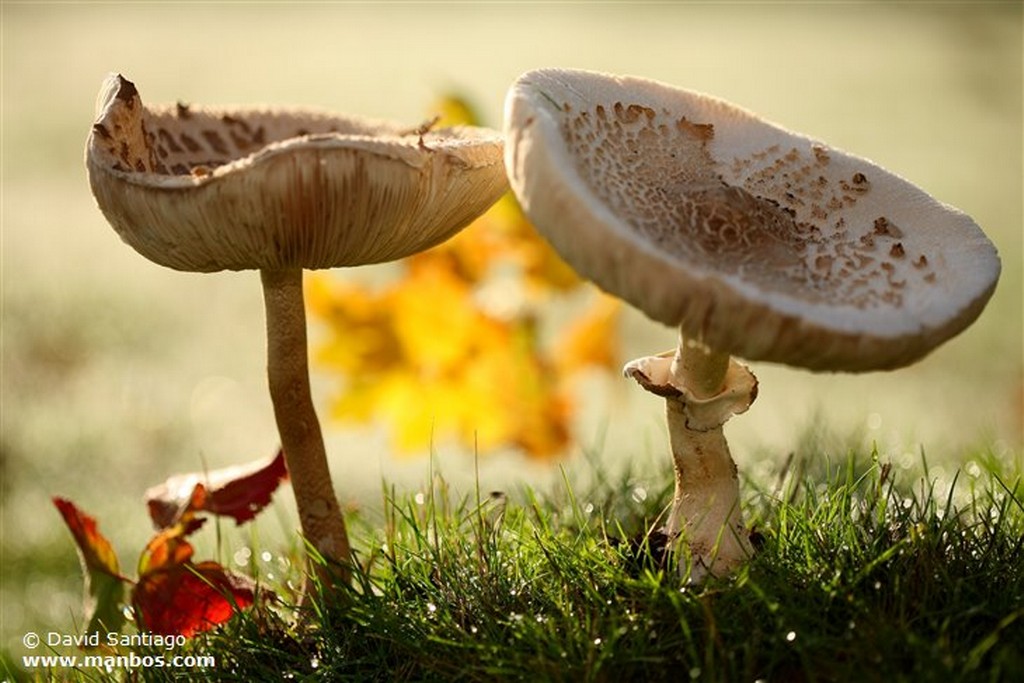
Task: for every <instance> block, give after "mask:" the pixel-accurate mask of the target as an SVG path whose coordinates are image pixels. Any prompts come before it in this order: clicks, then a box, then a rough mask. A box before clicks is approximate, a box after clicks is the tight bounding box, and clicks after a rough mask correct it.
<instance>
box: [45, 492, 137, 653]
mask: <svg viewBox="0 0 1024 683" xmlns="http://www.w3.org/2000/svg"><path fill="white" fill-rule="evenodd" d="M53 504H54V505H56V506H57V511H58V512H60V514H61V517H63V518H64V523H65V524H67V525H68V529H70V530H71V535H72V536H74V538H75V544H76V545H77V546H78V557H79V559H80V560H81V561H82V568H83V570H84V574H85V618H86V622H87V626H86V633H94V632H99V631H103V632H104V633H109V632H113V631H117V630H118V629H119V628H120V627H121V624H122V623H123V622H124V615H123V614H122V613H121V601H122V599H123V598H124V584H125V582H126V581H128V579H126V578H125V577H123V576H121V570H120V568H119V567H118V562H117V555H116V554H115V553H114V547H113V546H112V545H111V544H110V541H109V540H107V538H106V537H105V536H104V535H103V534H101V533H100V530H99V526H98V525H97V524H96V519H95V518H93V517H90V516H89V515H87V514H85V513H84V512H82V511H81V510H79V509H78V507H76V506H75V504H74V503H72V502H71V501H70V500H67V499H66V498H60V497H54V498H53Z"/></svg>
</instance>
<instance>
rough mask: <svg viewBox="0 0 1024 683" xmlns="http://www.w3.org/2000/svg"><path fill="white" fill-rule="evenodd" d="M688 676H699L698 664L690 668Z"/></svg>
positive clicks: (695, 678)
mask: <svg viewBox="0 0 1024 683" xmlns="http://www.w3.org/2000/svg"><path fill="white" fill-rule="evenodd" d="M690 678H692V679H694V680H697V679H698V678H700V667H699V666H695V667H693V668H692V669H690Z"/></svg>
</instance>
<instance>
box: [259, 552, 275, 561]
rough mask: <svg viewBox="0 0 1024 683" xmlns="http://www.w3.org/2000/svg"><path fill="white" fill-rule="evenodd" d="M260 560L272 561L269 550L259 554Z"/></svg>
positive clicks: (272, 557)
mask: <svg viewBox="0 0 1024 683" xmlns="http://www.w3.org/2000/svg"><path fill="white" fill-rule="evenodd" d="M260 559H261V560H263V561H264V562H270V561H271V560H272V559H274V556H273V555H272V554H271V552H270V551H269V550H264V551H263V552H262V553H260Z"/></svg>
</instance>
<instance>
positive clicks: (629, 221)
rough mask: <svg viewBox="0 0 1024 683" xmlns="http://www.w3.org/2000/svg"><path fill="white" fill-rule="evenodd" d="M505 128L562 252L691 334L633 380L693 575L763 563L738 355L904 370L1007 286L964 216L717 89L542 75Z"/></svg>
mask: <svg viewBox="0 0 1024 683" xmlns="http://www.w3.org/2000/svg"><path fill="white" fill-rule="evenodd" d="M505 132H506V148H505V165H506V169H507V172H508V175H509V179H510V182H511V185H512V189H513V191H514V192H515V194H516V196H517V197H518V199H519V201H520V203H521V204H522V206H523V209H524V210H525V211H526V214H527V215H528V216H529V218H530V220H531V221H532V222H533V223H534V224H535V225H536V226H537V228H538V229H539V230H540V231H541V232H542V233H543V234H544V235H545V236H546V237H547V239H548V240H549V241H550V242H551V243H552V244H553V245H554V247H555V248H556V249H557V250H558V251H559V252H560V253H561V255H562V256H563V257H564V258H565V260H566V261H567V262H568V263H569V264H570V265H572V266H573V267H574V268H575V269H576V270H577V271H579V272H580V273H581V274H582V275H584V276H585V277H587V278H589V279H590V280H592V281H593V282H595V283H596V284H597V285H598V286H600V287H602V288H603V289H605V290H607V291H609V292H610V293H612V294H614V295H617V296H619V297H620V298H622V299H624V300H626V301H627V302H629V303H630V304H632V305H633V306H635V307H637V308H639V309H640V310H641V311H643V312H644V313H645V314H646V315H647V316H649V317H650V318H653V319H654V320H656V321H659V322H662V323H664V324H667V325H672V326H674V327H677V328H679V333H680V338H679V344H678V347H677V348H676V349H675V350H674V351H671V352H668V353H664V354H661V355H657V356H652V357H648V358H641V359H638V360H636V361H633V362H631V363H629V364H627V365H626V367H625V373H626V375H627V376H629V377H632V378H633V379H635V380H636V381H637V382H638V383H639V384H640V385H641V386H642V387H643V388H644V389H646V390H648V391H651V392H653V393H655V394H656V395H659V396H661V397H664V398H665V399H666V401H667V404H668V426H669V437H670V442H671V448H672V454H673V460H674V465H675V482H676V489H675V496H674V498H673V503H672V508H671V511H670V512H669V516H668V520H667V523H666V528H665V533H667V534H669V535H671V536H677V535H679V536H682V537H683V538H684V539H685V541H686V543H687V544H688V547H689V553H690V561H691V564H690V567H691V569H692V572H693V573H692V574H691V577H692V578H694V579H696V580H699V579H700V578H701V577H702V576H703V575H704V574H706V573H711V574H715V575H722V574H727V573H728V572H730V571H731V570H732V569H734V568H735V567H736V566H737V565H738V564H739V563H740V562H741V561H742V560H743V559H744V558H745V557H747V556H748V555H749V554H750V552H751V547H750V544H749V541H748V534H747V532H746V530H745V529H744V526H743V522H742V517H741V513H740V503H739V487H738V480H737V471H736V466H735V464H734V462H733V460H732V457H731V455H730V454H729V450H728V446H727V443H726V440H725V438H724V436H723V434H722V425H723V424H724V423H725V422H726V421H727V420H728V419H729V418H730V417H731V416H732V415H735V414H738V413H742V412H743V411H745V410H746V409H747V408H748V407H749V406H750V404H751V402H752V401H753V400H754V398H755V396H756V393H757V381H756V379H755V378H754V376H753V374H752V373H751V372H750V371H749V370H748V369H747V368H746V367H745V366H744V365H742V364H741V363H739V362H737V361H736V360H735V359H733V356H738V357H742V358H746V359H750V360H762V361H772V362H777V363H784V364H787V365H791V366H796V367H803V368H808V369H811V370H816V371H847V372H863V371H869V370H888V369H894V368H898V367H901V366H904V365H907V364H910V363H913V362H915V361H917V360H919V359H920V358H921V357H923V356H924V355H926V354H927V353H928V352H929V351H931V350H932V349H933V348H935V347H936V346H938V345H939V344H941V343H943V342H944V341H946V340H948V339H949V338H951V337H953V336H954V335H956V334H957V333H959V332H960V331H962V330H963V329H964V328H966V327H967V326H968V325H970V324H971V322H973V321H974V320H975V318H977V316H978V315H979V314H980V313H981V311H982V309H983V308H984V306H985V304H986V303H987V301H988V299H989V297H990V296H991V294H992V292H993V290H994V289H995V285H996V281H997V279H998V277H999V269H1000V265H999V258H998V256H997V254H996V250H995V248H994V247H993V245H992V244H991V242H989V240H988V239H987V238H986V237H985V235H984V233H983V232H982V231H981V229H980V228H979V227H978V226H977V225H976V224H975V223H974V221H973V220H971V218H969V217H968V216H966V215H965V214H963V213H961V212H960V211H958V210H956V209H954V208H951V207H949V206H946V205H944V204H942V203H940V202H938V201H936V200H935V199H933V198H932V197H930V196H929V195H927V194H926V193H925V192H924V191H922V190H921V189H919V188H917V187H915V186H914V185H912V184H910V183H909V182H907V181H906V180H903V179H902V178H900V177H898V176H896V175H895V174H893V173H891V172H889V171H886V170H884V169H882V168H880V167H878V166H877V165H875V164H873V163H871V162H869V161H867V160H865V159H861V158H858V157H855V156H853V155H850V154H847V153H845V152H842V151H840V150H837V149H834V148H832V147H829V146H828V145H826V144H824V143H821V142H817V141H815V140H811V139H809V138H807V137H804V136H802V135H798V134H796V133H792V132H789V131H787V130H784V129H783V128H780V127H779V126H776V125H774V124H771V123H769V122H767V121H765V120H763V119H761V118H759V117H758V116H756V115H755V114H753V113H750V112H748V111H745V110H743V109H741V108H739V107H736V106H734V105H732V104H729V103H728V102H725V101H723V100H720V99H716V98H714V97H710V96H707V95H703V94H699V93H695V92H691V91H687V90H682V89H679V88H675V87H672V86H669V85H665V84H661V83H657V82H654V81H650V80H646V79H640V78H630V77H616V76H610V75H605V74H598V73H593V72H584V71H572V70H560V69H542V70H538V71H532V72H529V73H526V74H524V75H523V76H521V77H520V78H519V79H518V80H517V81H516V82H515V84H513V86H512V88H511V89H510V91H509V94H508V98H507V101H506V109H505ZM684 559H685V558H684Z"/></svg>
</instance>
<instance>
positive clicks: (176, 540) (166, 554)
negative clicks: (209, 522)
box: [139, 516, 206, 577]
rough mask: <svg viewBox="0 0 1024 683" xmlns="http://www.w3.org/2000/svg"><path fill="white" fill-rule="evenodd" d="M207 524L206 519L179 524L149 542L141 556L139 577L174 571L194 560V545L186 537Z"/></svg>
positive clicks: (188, 520) (192, 518) (189, 520)
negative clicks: (167, 570) (169, 570)
mask: <svg viewBox="0 0 1024 683" xmlns="http://www.w3.org/2000/svg"><path fill="white" fill-rule="evenodd" d="M204 522H206V520H205V519H196V518H194V517H191V516H189V519H187V520H184V521H181V522H178V523H177V524H175V525H174V526H173V527H171V528H170V529H164V530H163V531H161V532H160V533H158V534H157V535H156V536H154V537H153V538H151V539H150V540H149V543H147V544H146V548H145V549H144V550H143V551H142V555H141V556H139V576H140V577H144V576H146V575H148V574H152V573H154V572H158V571H163V570H166V569H173V568H174V567H177V566H180V565H183V564H185V563H187V562H188V561H189V560H191V559H192V552H193V551H192V544H191V543H189V542H188V541H186V540H185V537H186V536H188V535H189V534H191V533H192V532H193V531H195V530H196V529H198V528H199V527H201V526H202V525H203V523H204Z"/></svg>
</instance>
